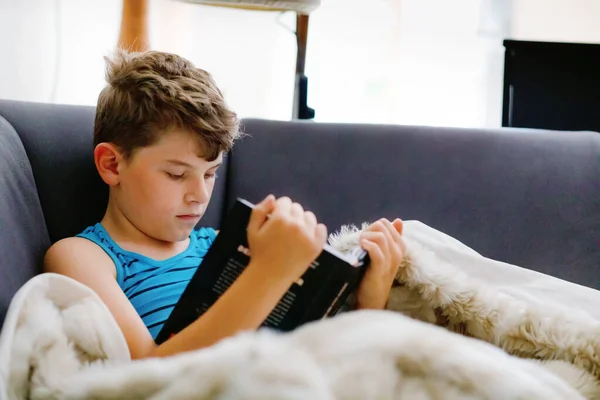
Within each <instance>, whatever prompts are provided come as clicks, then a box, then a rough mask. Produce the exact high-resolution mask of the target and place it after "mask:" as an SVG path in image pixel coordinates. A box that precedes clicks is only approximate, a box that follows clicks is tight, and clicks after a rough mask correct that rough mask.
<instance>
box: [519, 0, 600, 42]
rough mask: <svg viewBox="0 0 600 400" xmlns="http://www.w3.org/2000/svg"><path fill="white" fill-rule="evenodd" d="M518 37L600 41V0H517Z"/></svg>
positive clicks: (544, 39) (567, 40) (526, 38)
mask: <svg viewBox="0 0 600 400" xmlns="http://www.w3.org/2000/svg"><path fill="white" fill-rule="evenodd" d="M513 1H514V2H515V4H514V8H513V14H512V17H513V22H512V34H511V36H512V37H513V38H515V39H521V40H534V41H537V40H540V41H557V42H583V43H600V1H598V0H513Z"/></svg>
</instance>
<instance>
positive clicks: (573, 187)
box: [0, 100, 600, 320]
mask: <svg viewBox="0 0 600 400" xmlns="http://www.w3.org/2000/svg"><path fill="white" fill-rule="evenodd" d="M0 117H3V118H5V119H6V120H4V119H2V120H1V122H0V184H1V186H0V320H1V319H2V317H3V315H4V311H5V310H6V307H7V305H8V301H9V300H10V298H11V296H12V295H13V294H14V292H15V291H16V290H17V289H18V287H19V286H20V285H22V284H23V283H24V282H25V281H26V280H27V279H28V278H30V277H31V276H33V274H35V273H37V272H38V271H39V263H40V261H41V257H42V256H43V253H44V251H45V249H46V248H47V247H48V246H49V244H50V243H51V242H54V241H56V240H59V239H61V238H63V237H66V236H71V235H73V234H75V233H77V232H79V231H81V230H82V229H83V228H84V227H85V226H87V225H89V224H91V223H94V222H96V221H97V220H98V219H100V218H101V217H102V213H103V211H104V207H105V205H106V200H107V199H106V197H107V189H106V187H105V186H104V184H103V183H102V182H101V180H100V179H99V178H98V176H97V174H96V171H95V168H94V163H93V155H92V150H93V149H92V126H93V117H94V110H93V108H91V107H75V106H64V105H62V106H61V105H48V104H33V103H23V102H13V101H6V100H4V101H2V100H0ZM243 128H244V131H245V132H246V133H247V134H248V135H249V136H248V137H247V138H245V139H243V140H242V141H240V142H239V143H238V144H237V145H236V146H235V147H234V150H233V151H232V153H231V154H230V155H229V156H228V157H227V159H226V160H227V163H226V164H227V165H224V167H225V168H223V169H222V170H221V171H220V178H219V179H218V181H217V187H216V189H215V193H214V195H213V200H212V203H211V205H210V207H209V210H208V212H207V215H206V217H205V218H203V220H202V221H201V224H202V225H208V226H213V227H215V228H218V227H219V224H220V221H221V218H222V215H223V213H224V210H226V208H229V206H230V205H231V204H232V202H233V201H234V199H235V198H236V197H238V196H239V197H245V198H247V199H248V200H251V201H259V200H261V199H262V198H264V196H266V194H268V193H274V194H276V195H288V196H290V197H292V198H293V199H294V200H297V201H299V202H301V203H302V204H303V205H305V207H306V208H307V209H310V210H313V211H314V212H315V213H316V214H317V216H318V217H319V218H320V219H321V220H322V221H323V222H325V223H326V224H327V225H328V226H329V228H330V231H331V230H333V229H336V228H337V227H339V226H340V225H342V224H347V223H360V222H362V221H372V220H373V219H375V218H377V217H381V216H385V217H388V218H393V217H396V216H398V217H401V218H403V219H406V220H409V219H417V220H420V221H422V222H424V223H426V224H428V225H431V226H432V227H434V228H437V229H439V230H441V231H443V232H446V233H448V234H450V235H451V236H454V237H456V238H457V239H459V240H461V241H463V242H464V243H465V244H467V245H469V246H471V247H473V248H474V249H475V250H477V251H479V252H481V253H482V254H483V255H485V256H488V257H492V258H495V259H498V260H502V261H506V262H509V263H513V264H517V265H521V266H523V267H526V268H530V269H534V270H537V271H541V272H544V273H548V274H551V275H554V276H557V277H559V278H563V279H566V280H569V281H572V282H577V283H580V284H583V285H587V286H590V287H594V288H600V184H599V182H600V134H598V133H594V132H551V131H535V130H468V129H442V128H426V127H408V126H381V125H357V124H322V123H314V122H282V121H263V120H245V121H244V123H243ZM34 182H35V183H34ZM38 196H39V199H38ZM42 211H43V213H42Z"/></svg>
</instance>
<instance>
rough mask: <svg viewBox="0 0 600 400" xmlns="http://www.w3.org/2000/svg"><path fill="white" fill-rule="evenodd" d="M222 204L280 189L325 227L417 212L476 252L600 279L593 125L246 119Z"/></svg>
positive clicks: (597, 144)
mask: <svg viewBox="0 0 600 400" xmlns="http://www.w3.org/2000/svg"><path fill="white" fill-rule="evenodd" d="M244 131H245V132H246V133H247V134H248V137H247V138H246V139H244V140H243V141H241V142H239V143H238V144H237V145H236V146H235V147H234V149H233V152H232V154H231V160H230V168H231V174H230V180H229V182H228V199H229V204H228V206H229V205H230V204H231V202H232V201H233V200H234V199H235V198H236V197H244V198H246V199H248V200H250V201H259V200H261V199H262V198H264V196H265V195H266V194H268V193H274V194H276V195H278V196H279V195H289V196H290V197H292V198H293V199H294V200H297V201H299V202H300V203H301V204H303V205H305V207H306V208H308V209H310V210H312V211H314V212H315V213H316V215H317V216H318V217H319V219H320V220H321V221H323V222H324V223H326V224H327V226H328V227H329V230H330V231H332V230H335V229H337V228H338V227H339V226H340V225H342V224H348V223H356V224H360V223H361V222H363V221H373V220H374V219H375V218H379V217H387V218H394V217H400V218H403V219H405V220H420V221H422V222H424V223H426V224H428V225H430V226H432V227H433V228H436V229H438V230H440V231H443V232H445V233H447V234H449V235H451V236H453V237H455V238H457V239H458V240H460V241H462V242H463V243H465V244H466V245H468V246H470V247H472V248H473V249H475V250H476V251H478V252H480V253H481V254H482V255H484V256H487V257H491V258H494V259H497V260H501V261H504V262H509V263H513V264H517V265H520V266H523V267H525V268H529V269H532V270H536V271H540V272H543V273H547V274H550V275H553V276H556V277H559V278H562V279H566V280H569V281H572V282H577V283H580V284H583V285H587V286H591V287H594V288H600V134H598V133H595V132H551V131H536V130H522V129H512V130H476V129H450V128H427V127H410V126H377V125H367V124H365V125H356V124H323V123H314V122H304V121H299V122H278V121H261V120H246V121H244Z"/></svg>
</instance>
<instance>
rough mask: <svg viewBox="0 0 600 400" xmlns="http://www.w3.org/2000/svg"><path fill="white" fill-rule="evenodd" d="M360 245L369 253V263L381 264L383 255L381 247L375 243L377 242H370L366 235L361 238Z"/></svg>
mask: <svg viewBox="0 0 600 400" xmlns="http://www.w3.org/2000/svg"><path fill="white" fill-rule="evenodd" d="M361 245H362V247H363V248H364V249H365V250H366V251H367V253H369V257H370V258H371V265H376V266H378V265H383V261H384V259H385V256H384V254H383V252H382V251H381V248H380V247H379V246H378V245H377V243H375V242H372V241H371V240H369V239H367V238H366V237H365V238H363V239H362V240H361Z"/></svg>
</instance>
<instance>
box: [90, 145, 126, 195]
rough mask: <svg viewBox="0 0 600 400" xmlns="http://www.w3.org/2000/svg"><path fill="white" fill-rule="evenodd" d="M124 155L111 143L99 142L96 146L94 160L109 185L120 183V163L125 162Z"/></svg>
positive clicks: (101, 175)
mask: <svg viewBox="0 0 600 400" xmlns="http://www.w3.org/2000/svg"><path fill="white" fill-rule="evenodd" d="M123 160H124V159H123V155H122V154H121V152H120V151H119V150H118V149H117V147H116V146H114V145H113V144H111V143H99V144H98V145H97V146H96V148H94V162H95V163H96V169H97V170H98V173H99V174H100V177H101V178H102V180H103V181H104V182H105V183H106V184H107V185H109V186H115V185H117V184H118V183H119V164H121V163H122V162H123Z"/></svg>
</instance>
